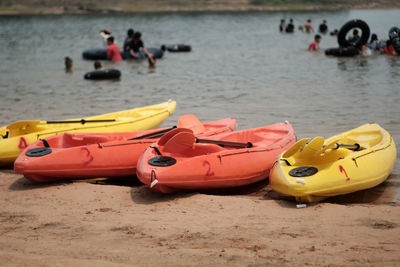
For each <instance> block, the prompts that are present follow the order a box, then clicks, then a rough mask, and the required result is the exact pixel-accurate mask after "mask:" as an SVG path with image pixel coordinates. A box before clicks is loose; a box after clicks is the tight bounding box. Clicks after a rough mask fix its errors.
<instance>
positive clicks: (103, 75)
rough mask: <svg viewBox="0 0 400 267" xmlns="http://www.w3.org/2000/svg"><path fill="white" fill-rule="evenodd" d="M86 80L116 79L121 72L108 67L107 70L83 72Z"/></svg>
mask: <svg viewBox="0 0 400 267" xmlns="http://www.w3.org/2000/svg"><path fill="white" fill-rule="evenodd" d="M83 77H84V78H85V79H88V80H110V79H118V78H119V77H121V72H120V71H119V70H114V69H108V70H95V71H91V72H88V73H86V74H85V76H83Z"/></svg>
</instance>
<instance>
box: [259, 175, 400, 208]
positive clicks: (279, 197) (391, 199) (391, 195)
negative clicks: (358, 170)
mask: <svg viewBox="0 0 400 267" xmlns="http://www.w3.org/2000/svg"><path fill="white" fill-rule="evenodd" d="M399 195H400V190H399V179H398V176H397V175H395V174H392V175H390V176H389V178H388V179H387V180H386V181H385V182H383V183H381V184H380V185H377V186H375V187H373V188H369V189H365V190H361V191H357V192H354V193H350V194H346V195H339V196H334V197H330V198H327V199H325V200H323V201H321V202H319V203H331V204H339V205H351V204H376V205H379V204H387V205H394V206H398V205H400V202H399ZM263 199H265V200H270V199H273V200H275V201H277V203H278V204H279V205H281V206H282V207H286V208H296V204H297V202H296V199H295V198H294V197H291V196H287V195H283V194H280V193H278V192H275V191H274V190H272V189H270V190H269V191H268V192H267V193H266V194H265V195H264V197H263ZM315 204H317V203H307V206H313V205H315Z"/></svg>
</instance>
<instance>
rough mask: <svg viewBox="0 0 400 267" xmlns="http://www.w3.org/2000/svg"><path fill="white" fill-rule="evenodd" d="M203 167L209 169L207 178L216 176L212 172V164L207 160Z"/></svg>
mask: <svg viewBox="0 0 400 267" xmlns="http://www.w3.org/2000/svg"><path fill="white" fill-rule="evenodd" d="M203 166H204V167H206V166H207V167H208V168H207V172H206V176H214V172H213V171H211V164H210V162H208V161H207V160H205V161H203Z"/></svg>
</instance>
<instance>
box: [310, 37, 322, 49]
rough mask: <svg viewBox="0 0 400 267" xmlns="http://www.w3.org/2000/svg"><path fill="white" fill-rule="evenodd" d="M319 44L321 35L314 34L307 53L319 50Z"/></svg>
mask: <svg viewBox="0 0 400 267" xmlns="http://www.w3.org/2000/svg"><path fill="white" fill-rule="evenodd" d="M320 42H321V35H319V34H316V35H315V37H314V41H313V42H312V43H311V44H310V45H309V46H308V51H317V50H319V49H320V47H319V43H320Z"/></svg>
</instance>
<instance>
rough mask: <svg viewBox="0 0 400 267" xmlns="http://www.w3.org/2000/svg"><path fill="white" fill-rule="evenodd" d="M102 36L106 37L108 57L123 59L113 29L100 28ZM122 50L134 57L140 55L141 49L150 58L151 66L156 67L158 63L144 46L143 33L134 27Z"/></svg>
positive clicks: (128, 32) (114, 59) (129, 31)
mask: <svg viewBox="0 0 400 267" xmlns="http://www.w3.org/2000/svg"><path fill="white" fill-rule="evenodd" d="M100 36H101V37H102V38H103V39H104V41H105V43H106V45H107V57H108V59H109V60H111V61H120V60H122V57H121V54H120V51H119V48H118V46H117V45H116V44H115V42H114V37H113V36H112V35H111V31H110V30H109V29H102V30H100ZM122 50H123V51H124V52H129V54H130V55H131V56H132V57H134V58H137V57H139V53H140V51H143V52H144V53H145V54H146V55H147V57H148V59H149V65H150V67H154V66H155V64H156V60H155V58H154V57H153V55H152V54H151V53H150V52H149V51H147V49H146V48H145V47H144V43H143V41H142V34H141V33H140V32H135V31H134V30H133V29H132V28H131V29H129V30H128V31H127V36H126V37H125V41H124V44H123V47H122Z"/></svg>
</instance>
